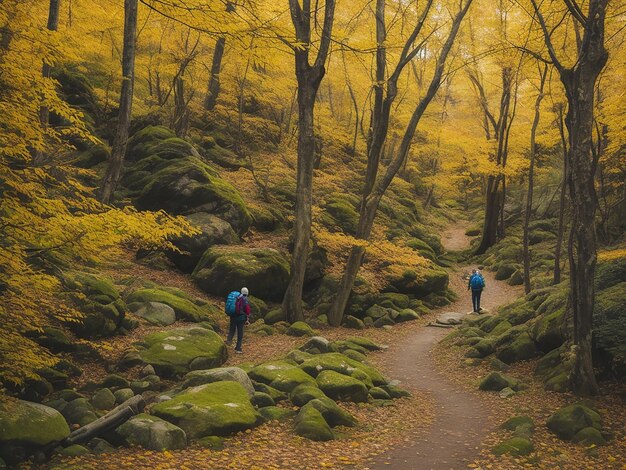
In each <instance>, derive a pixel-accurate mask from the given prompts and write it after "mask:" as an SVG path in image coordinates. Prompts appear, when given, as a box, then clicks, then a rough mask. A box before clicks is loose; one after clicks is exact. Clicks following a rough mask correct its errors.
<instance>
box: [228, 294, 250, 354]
mask: <svg viewBox="0 0 626 470" xmlns="http://www.w3.org/2000/svg"><path fill="white" fill-rule="evenodd" d="M232 294H238V292H237V291H234V292H231V293H230V294H229V297H230V296H231V295H232ZM229 303H230V299H227V300H226V313H227V314H228V316H229V317H230V324H229V328H228V338H227V339H226V344H227V345H228V346H230V345H231V344H232V342H233V336H235V330H236V331H237V344H236V345H235V352H236V353H237V354H241V353H242V352H243V351H242V350H241V343H242V342H243V327H244V325H249V324H250V302H249V301H248V288H247V287H242V289H241V294H239V295H238V296H237V297H236V300H235V302H234V304H235V305H234V308H233V310H234V311H232V312H229V310H230V309H231V307H230V305H229Z"/></svg>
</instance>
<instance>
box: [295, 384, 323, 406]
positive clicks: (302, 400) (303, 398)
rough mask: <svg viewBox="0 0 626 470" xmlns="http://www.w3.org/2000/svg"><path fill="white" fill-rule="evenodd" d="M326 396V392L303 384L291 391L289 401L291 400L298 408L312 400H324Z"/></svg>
mask: <svg viewBox="0 0 626 470" xmlns="http://www.w3.org/2000/svg"><path fill="white" fill-rule="evenodd" d="M325 396H326V395H325V394H324V392H322V390H320V389H319V388H318V387H317V386H313V385H308V384H303V385H298V386H297V387H296V388H294V389H293V390H292V391H291V393H290V394H289V399H290V400H291V403H293V404H294V405H296V406H304V405H306V404H307V403H308V402H310V401H311V400H315V399H316V398H323V397H325Z"/></svg>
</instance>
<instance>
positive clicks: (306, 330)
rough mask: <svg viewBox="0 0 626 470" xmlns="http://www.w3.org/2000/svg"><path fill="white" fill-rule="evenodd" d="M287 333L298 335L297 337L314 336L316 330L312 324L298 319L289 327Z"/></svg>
mask: <svg viewBox="0 0 626 470" xmlns="http://www.w3.org/2000/svg"><path fill="white" fill-rule="evenodd" d="M285 334H286V335H288V336H296V337H300V336H313V335H314V334H315V331H314V330H313V328H311V326H310V325H309V324H308V323H306V322H303V321H297V322H295V323H292V324H291V325H290V326H289V328H287V331H286V332H285Z"/></svg>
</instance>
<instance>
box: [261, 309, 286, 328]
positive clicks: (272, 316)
mask: <svg viewBox="0 0 626 470" xmlns="http://www.w3.org/2000/svg"><path fill="white" fill-rule="evenodd" d="M286 319H287V317H286V316H285V313H284V312H283V309H282V308H275V309H272V310H270V311H269V312H267V314H266V315H265V317H264V318H263V321H265V323H267V324H268V325H273V324H274V323H278V322H281V321H285V320H286Z"/></svg>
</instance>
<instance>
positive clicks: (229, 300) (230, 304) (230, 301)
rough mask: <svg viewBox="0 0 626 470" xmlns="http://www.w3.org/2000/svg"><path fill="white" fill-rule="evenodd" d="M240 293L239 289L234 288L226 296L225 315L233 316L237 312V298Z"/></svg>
mask: <svg viewBox="0 0 626 470" xmlns="http://www.w3.org/2000/svg"><path fill="white" fill-rule="evenodd" d="M240 295H241V294H239V291H236V290H234V291H232V292H231V293H230V294H228V297H226V315H228V316H229V317H234V316H235V315H236V314H237V299H238V298H239V296H240Z"/></svg>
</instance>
